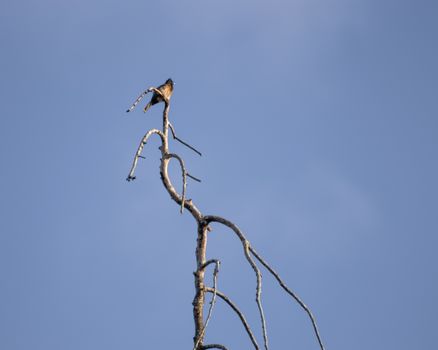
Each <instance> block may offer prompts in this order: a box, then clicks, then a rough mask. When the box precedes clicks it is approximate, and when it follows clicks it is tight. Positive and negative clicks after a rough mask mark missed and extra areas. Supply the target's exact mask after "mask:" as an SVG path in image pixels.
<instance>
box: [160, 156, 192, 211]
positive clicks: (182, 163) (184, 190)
mask: <svg viewBox="0 0 438 350" xmlns="http://www.w3.org/2000/svg"><path fill="white" fill-rule="evenodd" d="M165 158H166V159H170V158H175V159H177V160H178V162H179V165H180V166H181V172H182V180H183V188H182V193H181V209H180V213H181V214H182V213H183V211H184V203H185V201H186V188H187V176H186V175H187V171H186V167H185V166H184V161H183V160H182V158H181V157H180V156H179V155H177V154H175V153H167V154H166V155H165Z"/></svg>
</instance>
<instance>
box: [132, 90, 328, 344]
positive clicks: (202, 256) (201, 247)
mask: <svg viewBox="0 0 438 350" xmlns="http://www.w3.org/2000/svg"><path fill="white" fill-rule="evenodd" d="M152 91H153V92H155V93H157V94H159V95H160V96H161V97H162V98H163V102H164V105H165V106H164V110H163V130H162V131H161V130H157V129H152V130H149V131H148V132H147V133H146V135H145V136H144V137H143V139H142V140H141V142H140V145H139V147H138V149H137V152H136V154H135V157H134V160H133V163H132V166H131V170H130V172H129V175H128V177H127V180H128V181H131V180H134V179H135V175H134V172H135V169H136V167H137V163H138V159H139V158H144V157H143V156H142V155H141V153H142V151H143V148H144V145H145V144H146V142H147V141H148V138H149V137H150V136H151V135H152V134H157V135H159V136H160V138H161V147H160V150H161V165H160V174H161V180H162V182H163V185H164V187H165V188H166V190H167V191H168V192H169V194H170V197H171V198H172V199H173V200H174V201H175V202H176V203H178V204H179V205H180V211H181V213H182V212H183V209H184V208H186V209H187V210H188V211H189V212H190V213H191V214H192V216H193V217H194V219H195V220H196V223H197V225H198V238H197V246H196V264H197V270H196V272H195V290H196V293H195V297H194V300H193V315H194V321H195V336H194V338H193V341H194V347H193V349H194V350H202V349H220V350H227V348H226V347H225V346H224V345H222V344H203V340H204V336H205V332H206V329H207V326H208V323H209V321H210V319H211V316H212V312H213V308H214V305H215V302H216V296H218V297H219V298H221V299H222V300H224V301H225V302H226V303H227V304H228V305H229V306H230V307H231V309H232V310H233V311H234V312H235V313H236V314H237V315H238V317H239V318H240V320H241V322H242V325H243V327H244V328H245V330H246V332H247V334H248V336H249V338H250V340H251V343H252V344H253V346H254V348H255V349H256V350H259V345H258V344H257V340H256V338H255V336H254V334H253V332H252V330H251V328H250V327H249V325H248V322H247V321H246V319H245V316H244V315H243V313H242V312H241V311H240V310H239V309H238V307H237V306H236V305H235V304H234V303H233V302H232V301H231V300H230V298H228V296H226V295H225V294H223V293H222V292H220V291H219V290H218V289H217V275H218V272H219V265H220V262H219V260H217V259H211V260H207V259H206V250H207V234H208V232H209V231H210V227H209V224H210V223H212V222H217V223H219V224H222V225H225V226H227V227H228V228H230V229H231V230H232V231H233V232H234V233H235V234H236V235H237V237H238V238H239V239H240V241H241V244H242V247H243V252H244V255H245V258H246V260H247V261H248V263H249V265H250V266H251V268H252V269H253V270H254V273H255V275H256V303H257V307H258V309H259V315H260V320H261V325H262V330H263V341H264V348H265V350H268V335H267V329H266V319H265V315H264V311H263V307H262V302H261V292H262V274H261V272H260V269H259V268H258V266H257V264H256V262H255V261H254V259H253V256H254V257H255V258H256V260H257V261H258V262H259V263H261V264H262V265H263V266H264V267H265V268H266V269H267V270H268V271H269V272H270V273H271V274H272V275H273V276H274V277H275V279H276V280H277V281H278V283H279V284H280V286H281V287H282V288H283V289H284V290H285V291H286V293H288V294H289V295H290V296H292V297H293V298H294V299H295V300H296V301H297V303H298V304H299V305H300V306H301V307H302V308H303V309H304V310H305V311H306V313H307V314H308V316H309V318H310V320H311V322H312V325H313V329H314V331H315V335H316V338H317V339H318V342H319V345H320V348H321V350H325V349H324V346H323V343H322V340H321V336H320V334H319V331H318V327H317V324H316V321H315V318H314V316H313V314H312V313H311V311H310V309H309V308H308V307H307V306H306V305H305V304H304V303H303V301H302V300H301V299H300V298H299V297H298V296H297V295H296V294H295V293H294V292H293V291H292V290H290V289H289V288H288V287H287V286H286V284H285V283H284V282H283V280H282V279H281V278H280V276H279V275H278V274H277V272H275V271H274V269H272V268H271V267H270V265H269V264H268V263H267V262H266V261H265V260H263V259H262V258H261V256H260V255H259V254H258V253H257V252H256V251H255V250H254V248H252V246H251V244H250V243H249V241H248V240H247V239H246V237H245V235H244V234H243V232H242V231H241V230H240V229H239V228H238V227H237V225H235V224H234V223H233V222H231V221H229V220H227V219H224V218H222V217H220V216H213V215H205V216H204V215H203V214H202V213H201V211H200V210H199V209H198V208H197V207H196V206H195V204H194V203H193V201H192V200H191V199H188V200H186V186H187V177H190V178H192V179H193V180H195V181H198V182H200V181H201V180H199V179H197V178H196V177H194V176H192V175H190V174H189V173H187V171H186V168H185V165H184V161H183V159H182V158H181V157H180V156H178V155H177V154H174V153H170V152H169V146H168V145H169V144H168V129H169V128H170V130H171V132H172V136H173V138H174V139H175V140H177V141H178V142H180V143H182V144H183V145H185V146H186V147H188V148H190V149H191V150H193V151H194V152H196V153H197V154H199V155H201V153H200V152H199V151H198V150H196V149H195V148H194V147H193V146H191V145H190V144H188V143H187V142H185V141H182V140H181V139H179V138H178V137H177V136H176V133H175V130H174V127H173V126H172V124H171V123H170V122H169V118H168V117H169V100H168V99H167V98H166V97H165V96H164V95H163V94H162V93H161V91H160V90H158V89H157V88H155V87H150V88H149V89H147V90H146V91H144V92H143V93H142V94H141V95H140V96H139V97H138V98H137V100H136V101H135V102H134V103H133V105H132V106H131V107H130V108H129V109H128V111H127V112H130V111H132V110H133V109H134V108H135V106H136V105H137V104H138V103H139V102H140V100H141V99H142V98H143V97H144V96H145V95H146V94H147V93H149V92H152ZM172 158H176V159H177V160H178V162H179V164H180V167H181V172H182V181H183V188H182V193H181V195H180V194H179V193H178V192H177V191H176V190H175V187H174V186H173V184H172V182H171V181H170V177H169V173H168V166H169V161H170V160H171V159H172ZM210 264H215V269H214V271H213V287H207V286H205V283H204V275H205V269H206V267H207V266H208V265H210ZM205 293H211V294H213V296H212V300H211V302H210V307H209V310H208V314H207V318H206V320H205V323H204V318H203V312H204V304H205Z"/></svg>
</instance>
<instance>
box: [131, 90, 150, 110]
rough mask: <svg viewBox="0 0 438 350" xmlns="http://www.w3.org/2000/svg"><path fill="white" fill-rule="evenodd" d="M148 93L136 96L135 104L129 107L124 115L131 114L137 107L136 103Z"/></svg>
mask: <svg viewBox="0 0 438 350" xmlns="http://www.w3.org/2000/svg"><path fill="white" fill-rule="evenodd" d="M148 92H149V91H148V90H146V91H145V92H143V93H142V94H141V95H140V96H138V98H137V99H136V100H135V102H134V103H133V104H132V106H131V107H129V109H128V110H127V111H126V113H128V112H131V111H132V110H133V109H134V108H135V106H137V105H138V103H139V102H140V101H141V99H142V98H143V97H144V96H145V95H146V94H147V93H148Z"/></svg>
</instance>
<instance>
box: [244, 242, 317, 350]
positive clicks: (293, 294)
mask: <svg viewBox="0 0 438 350" xmlns="http://www.w3.org/2000/svg"><path fill="white" fill-rule="evenodd" d="M249 249H250V251H251V253H252V254H253V255H254V256H255V257H256V259H257V260H258V261H260V263H261V264H262V265H263V266H264V267H265V268H266V269H267V270H268V271H269V272H270V273H271V274H272V275H273V276H274V277H275V279H276V280H277V282H278V283H279V284H280V286H281V287H282V288H283V289H284V290H285V291H286V293H288V294H289V295H290V296H292V297H293V298H294V299H295V300H296V302H297V303H298V304H299V305H300V306H301V307H302V308H303V309H304V311H306V313H307V314H308V315H309V318H310V320H311V321H312V326H313V330H314V331H315V335H316V338H317V339H318V343H319V346H320V348H321V350H324V345H323V343H322V339H321V335H320V334H319V330H318V326H317V324H316V320H315V317H314V316H313V314H312V312H311V311H310V309H309V308H308V307H307V305H306V304H304V302H303V301H302V300H301V299H300V297H299V296H298V295H297V294H295V293H294V292H293V291H292V290H290V289H289V287H288V286H287V285H286V284H285V283H284V282H283V280H282V279H281V278H280V276H279V275H278V273H277V272H276V271H275V270H274V269H273V268H272V267H271V266H269V264H268V263H267V262H266V261H265V260H263V258H262V257H261V256H260V255H259V254H258V253H257V252H256V251H255V250H254V248H252V247H249Z"/></svg>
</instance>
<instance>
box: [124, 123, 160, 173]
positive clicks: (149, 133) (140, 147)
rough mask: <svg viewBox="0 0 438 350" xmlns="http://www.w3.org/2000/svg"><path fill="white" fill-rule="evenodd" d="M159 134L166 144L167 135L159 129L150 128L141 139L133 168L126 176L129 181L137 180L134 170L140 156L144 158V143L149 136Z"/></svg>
mask: <svg viewBox="0 0 438 350" xmlns="http://www.w3.org/2000/svg"><path fill="white" fill-rule="evenodd" d="M153 134H157V135H158V136H160V138H161V143H162V145H164V143H165V137H164V134H163V132H162V131H161V130H158V129H151V130H149V131H148V132H147V133H146V135H144V136H143V138H142V140H141V141H140V145H139V146H138V149H137V152H136V153H135V157H134V160H133V162H132V166H131V170H130V171H129V175H128V177H127V178H126V180H127V181H132V180H135V176H134V172H135V168H136V167H137V162H138V158H142V156H141V152H142V151H143V148H144V145H145V144H146V143H147V140H148V138H149V137H150V136H151V135H153Z"/></svg>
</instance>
